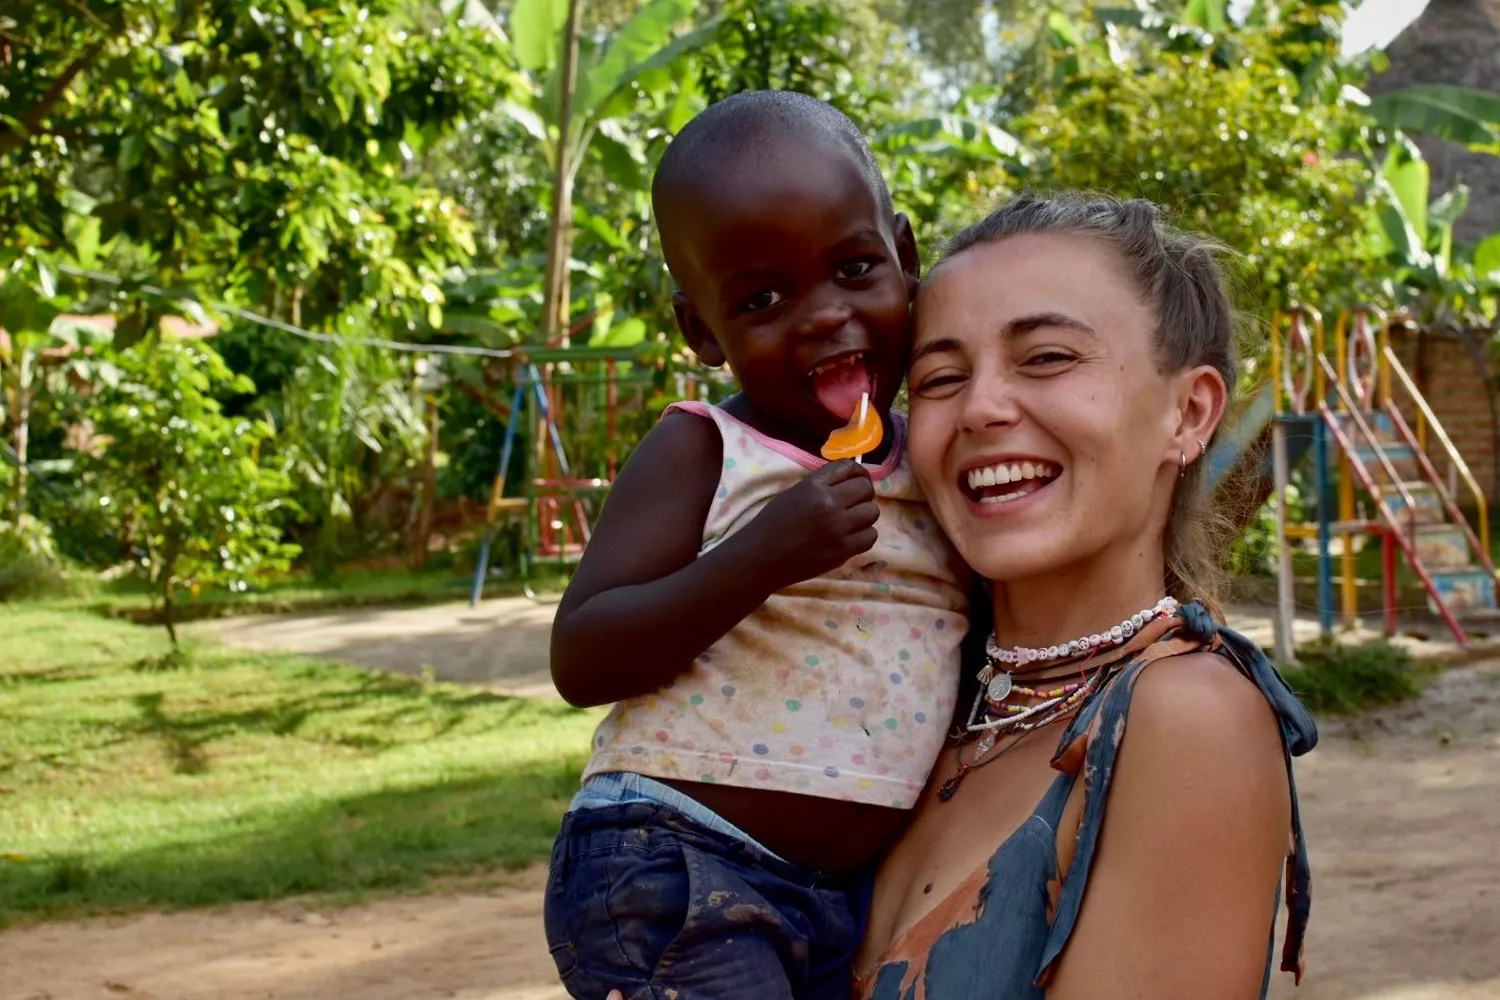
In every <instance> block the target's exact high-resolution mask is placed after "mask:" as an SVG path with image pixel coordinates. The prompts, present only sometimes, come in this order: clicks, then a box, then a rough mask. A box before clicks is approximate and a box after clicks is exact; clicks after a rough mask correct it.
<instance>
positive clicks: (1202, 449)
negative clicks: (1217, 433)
mask: <svg viewBox="0 0 1500 1000" xmlns="http://www.w3.org/2000/svg"><path fill="white" fill-rule="evenodd" d="M1207 456H1208V442H1207V441H1205V440H1203V439H1202V438H1199V439H1198V457H1199V458H1205V457H1207Z"/></svg>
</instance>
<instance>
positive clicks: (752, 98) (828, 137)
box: [651, 90, 893, 267]
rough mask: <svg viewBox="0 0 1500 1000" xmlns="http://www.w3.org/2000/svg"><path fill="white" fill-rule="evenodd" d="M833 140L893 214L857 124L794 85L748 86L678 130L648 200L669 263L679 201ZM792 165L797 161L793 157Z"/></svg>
mask: <svg viewBox="0 0 1500 1000" xmlns="http://www.w3.org/2000/svg"><path fill="white" fill-rule="evenodd" d="M830 145H831V146H834V147H835V148H840V149H842V150H843V151H845V152H847V154H848V155H849V157H850V159H851V162H853V163H854V164H855V165H856V167H857V168H858V170H859V172H860V173H861V174H862V175H863V176H864V178H865V180H866V182H867V183H868V184H869V186H870V190H871V191H872V192H874V193H875V195H876V197H877V199H878V201H879V203H880V206H881V208H882V209H883V210H884V212H885V214H887V215H891V214H893V209H892V206H891V195H890V191H889V189H888V188H887V187H886V184H885V178H884V177H882V176H881V173H880V168H879V166H877V165H876V163H875V157H874V155H873V154H872V153H871V152H870V146H869V144H868V143H866V142H865V138H864V136H863V135H861V134H860V131H859V128H858V127H857V126H856V125H855V124H854V122H852V121H850V120H849V118H848V116H847V115H845V114H844V113H843V112H841V111H839V110H838V109H837V108H834V107H833V106H831V105H829V104H825V103H824V102H822V101H820V100H817V99H816V98H812V97H808V96H807V95H806V94H799V93H796V92H795V91H790V90H751V91H745V92H743V93H739V94H735V95H734V96H732V97H728V98H725V99H724V100H722V101H720V102H719V103H718V104H714V105H711V106H710V107H708V108H707V109H706V110H705V111H703V112H702V113H701V114H699V115H698V116H697V117H696V118H694V119H693V120H692V121H690V122H688V124H687V125H686V127H684V128H683V130H682V131H681V132H679V133H678V134H677V135H676V137H675V138H673V140H672V142H671V144H670V145H669V146H668V147H667V151H666V153H665V154H664V155H663V156H662V159H661V165H660V166H659V167H657V170H656V177H655V179H654V180H653V181H652V184H651V202H652V207H653V208H654V210H655V214H656V218H657V228H658V230H659V231H660V233H661V241H662V246H663V249H664V251H665V253H666V256H667V264H668V266H669V267H670V266H671V265H672V262H673V257H674V256H675V255H674V252H673V251H674V249H675V244H676V241H677V232H676V229H677V225H676V222H677V214H678V213H677V211H676V210H677V209H678V208H681V207H685V204H684V203H687V204H694V203H700V199H703V198H705V197H708V198H710V199H711V197H712V195H713V193H714V192H715V191H716V190H718V189H719V188H720V186H721V185H722V184H723V183H724V182H725V179H726V174H727V173H728V172H729V168H730V166H731V165H734V166H735V167H736V168H737V169H745V168H749V169H755V168H765V169H773V168H775V167H776V166H778V165H785V161H784V160H783V159H782V158H783V157H784V156H785V155H786V154H787V153H789V152H792V151H793V150H796V151H799V152H801V151H806V150H808V149H809V148H814V149H815V148H818V147H823V148H825V149H826V148H827V147H828V146H830ZM793 166H795V164H793Z"/></svg>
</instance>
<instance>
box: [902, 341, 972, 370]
mask: <svg viewBox="0 0 1500 1000" xmlns="http://www.w3.org/2000/svg"><path fill="white" fill-rule="evenodd" d="M962 350H963V344H962V343H961V342H960V341H958V340H956V339H954V338H953V337H939V338H938V339H937V340H929V341H928V342H927V343H925V344H923V345H922V346H920V347H918V348H917V349H916V350H915V351H913V352H912V355H911V362H910V363H911V364H913V365H914V364H916V363H917V362H918V361H921V360H922V359H923V358H925V357H927V355H929V354H947V353H949V352H957V351H962Z"/></svg>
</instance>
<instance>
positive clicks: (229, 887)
mask: <svg viewBox="0 0 1500 1000" xmlns="http://www.w3.org/2000/svg"><path fill="white" fill-rule="evenodd" d="M0 635H4V636H5V640H4V641H3V642H0V717H3V718H4V719H5V738H4V740H0V785H4V786H5V789H6V793H5V831H6V834H5V836H6V840H5V848H4V851H5V857H4V858H3V859H0V925H3V924H5V923H6V922H8V921H11V920H15V919H18V918H19V919H23V920H24V919H30V918H36V917H42V916H62V915H66V914H81V913H88V912H98V911H105V910H108V911H118V910H132V909H145V908H160V907H181V906H201V905H205V904H212V903H222V902H230V901H234V900H241V899H276V898H280V897H285V896H291V895H299V894H304V893H309V892H335V893H337V892H362V891H371V892H382V891H385V892H389V891H395V890H400V889H407V888H414V887H419V886H421V885H422V884H423V882H424V881H426V880H427V879H429V878H432V877H434V876H440V875H446V874H460V873H470V872H473V871H474V870H475V869H476V868H480V867H485V868H497V869H498V868H512V867H522V866H524V865H528V864H532V863H535V862H537V861H541V860H544V859H545V858H546V857H547V852H548V850H550V848H551V844H552V838H553V836H554V835H555V834H556V832H557V821H558V819H559V817H560V816H561V815H562V812H563V810H564V809H565V808H566V807H567V802H568V797H569V796H570V795H571V794H572V793H573V791H574V790H576V788H577V786H578V775H579V772H580V769H581V768H582V766H583V762H584V757H585V754H586V747H587V746H588V734H589V731H590V729H591V728H592V727H593V725H595V723H596V722H597V720H598V717H599V713H598V712H579V711H575V710H572V709H569V708H567V707H566V706H564V705H561V704H560V703H556V704H554V703H547V702H542V701H533V700H525V699H518V698H505V697H501V696H497V695H493V694H488V693H486V692H483V691H476V690H473V689H470V688H461V687H458V686H455V685H450V684H441V683H433V682H428V681H419V680H416V679H413V678H406V677H399V676H394V675H390V674H384V673H380V672H373V671H368V670H357V669H354V668H351V667H343V666H338V665H334V664H330V663H328V662H327V661H325V660H321V659H314V658H310V657H299V656H287V655H277V654H263V653H246V652H244V651H240V650H231V649H227V648H224V647H221V646H218V645H215V644H209V643H204V644H201V645H196V646H194V647H193V648H192V650H191V655H190V656H186V657H183V656H179V657H177V661H178V663H177V666H176V668H175V669H156V670H151V669H132V667H131V666H130V665H132V664H137V665H141V666H148V665H160V666H163V667H164V666H167V665H168V664H169V663H170V662H171V661H170V659H169V658H170V657H171V647H170V645H169V644H168V643H167V641H166V637H165V636H163V635H162V634H161V632H160V630H148V629H145V628H140V627H136V626H132V625H128V624H125V623H123V622H109V621H104V620H101V619H99V618H97V617H95V616H93V615H89V614H84V613H79V612H71V613H60V612H53V611H42V610H38V609H35V608H25V607H19V608H11V607H8V606H0ZM183 661H185V662H183Z"/></svg>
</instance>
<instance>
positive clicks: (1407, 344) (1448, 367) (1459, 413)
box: [1391, 331, 1497, 507]
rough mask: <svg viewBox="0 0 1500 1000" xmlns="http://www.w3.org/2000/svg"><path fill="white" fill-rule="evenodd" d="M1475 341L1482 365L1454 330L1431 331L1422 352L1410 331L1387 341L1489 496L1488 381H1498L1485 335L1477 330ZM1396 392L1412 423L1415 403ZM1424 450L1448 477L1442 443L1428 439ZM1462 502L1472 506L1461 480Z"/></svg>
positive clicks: (1492, 473) (1491, 448) (1490, 434)
mask: <svg viewBox="0 0 1500 1000" xmlns="http://www.w3.org/2000/svg"><path fill="white" fill-rule="evenodd" d="M1475 342H1476V343H1477V344H1478V346H1479V350H1480V351H1481V353H1482V354H1483V356H1484V358H1485V359H1486V365H1485V368H1484V369H1483V370H1481V369H1480V367H1479V361H1478V359H1477V358H1476V357H1475V354H1474V353H1473V349H1472V348H1471V347H1470V346H1468V345H1467V344H1466V343H1465V342H1464V341H1463V340H1462V339H1461V338H1460V337H1458V336H1457V335H1454V334H1435V333H1429V334H1428V335H1427V338H1426V345H1425V350H1424V352H1423V357H1422V358H1420V359H1419V358H1418V357H1417V343H1418V341H1417V336H1416V335H1415V334H1411V333H1395V334H1393V335H1392V339H1391V346H1392V347H1394V348H1395V350H1396V355H1397V357H1399V358H1400V359H1401V364H1402V365H1403V366H1404V367H1405V368H1406V370H1407V372H1408V374H1410V375H1411V377H1412V379H1413V381H1415V382H1416V383H1417V387H1418V388H1419V389H1421V390H1422V395H1423V396H1424V397H1426V399H1427V403H1428V405H1429V406H1430V407H1431V408H1432V411H1433V415H1434V416H1436V417H1437V419H1438V422H1439V423H1440V424H1442V425H1443V430H1445V431H1446V432H1447V433H1448V437H1449V438H1450V439H1451V440H1452V441H1453V445H1454V447H1455V448H1457V449H1458V452H1459V454H1460V455H1462V456H1463V460H1464V463H1465V464H1466V465H1468V467H1469V471H1470V472H1471V473H1473V475H1474V478H1475V479H1476V480H1477V481H1478V483H1479V488H1480V489H1481V490H1483V491H1484V493H1485V497H1486V500H1487V501H1489V500H1493V499H1494V498H1495V496H1496V490H1495V486H1496V483H1495V473H1496V465H1495V443H1496V435H1495V427H1494V425H1493V424H1492V422H1491V419H1490V402H1489V396H1488V394H1487V393H1486V385H1495V384H1496V374H1497V372H1496V367H1495V365H1494V363H1493V362H1492V361H1489V360H1488V359H1489V337H1488V334H1487V333H1485V332H1483V331H1481V332H1479V333H1478V334H1477V335H1476V336H1475ZM1395 395H1396V398H1397V400H1398V401H1400V404H1401V410H1402V415H1403V416H1405V417H1406V419H1407V422H1408V423H1410V424H1411V425H1412V428H1413V429H1415V428H1416V423H1415V421H1416V416H1417V414H1416V407H1414V406H1412V405H1410V404H1409V403H1407V402H1405V401H1404V400H1405V394H1404V393H1402V392H1401V391H1400V389H1399V388H1397V389H1396V390H1395ZM1428 451H1429V453H1430V455H1431V457H1432V461H1433V464H1434V465H1435V466H1437V469H1438V471H1439V472H1440V473H1441V474H1442V475H1443V476H1445V477H1447V476H1449V470H1448V464H1449V463H1448V460H1447V458H1446V456H1445V454H1444V452H1443V449H1442V447H1441V445H1439V444H1438V443H1437V441H1436V440H1435V439H1431V440H1429V447H1428ZM1457 496H1458V498H1459V502H1460V504H1462V505H1463V506H1465V507H1468V506H1470V502H1469V501H1468V500H1467V496H1468V491H1467V490H1466V488H1464V487H1463V485H1462V484H1459V490H1458V494H1457Z"/></svg>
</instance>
